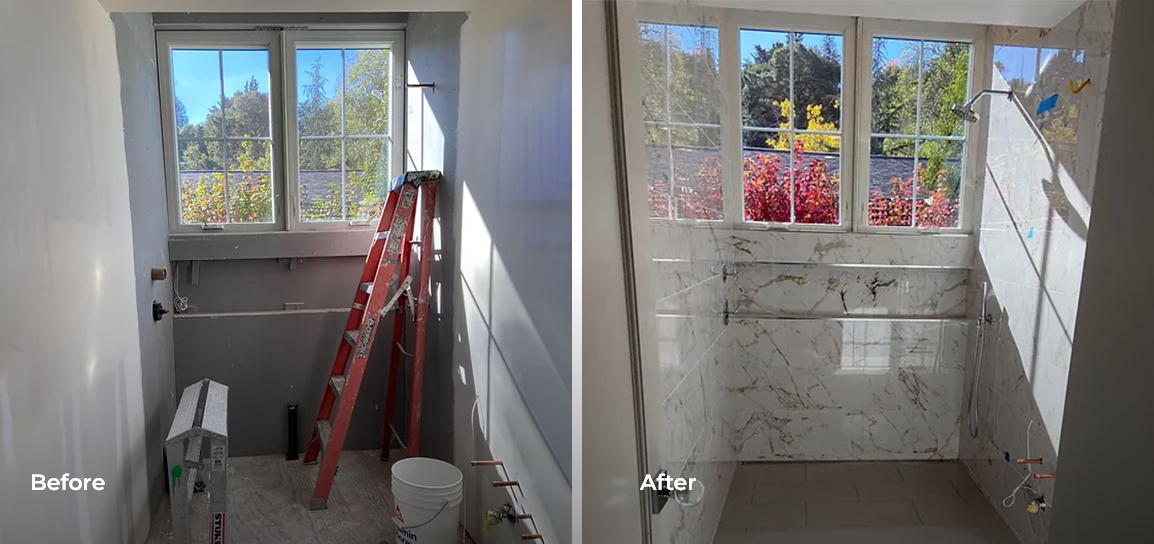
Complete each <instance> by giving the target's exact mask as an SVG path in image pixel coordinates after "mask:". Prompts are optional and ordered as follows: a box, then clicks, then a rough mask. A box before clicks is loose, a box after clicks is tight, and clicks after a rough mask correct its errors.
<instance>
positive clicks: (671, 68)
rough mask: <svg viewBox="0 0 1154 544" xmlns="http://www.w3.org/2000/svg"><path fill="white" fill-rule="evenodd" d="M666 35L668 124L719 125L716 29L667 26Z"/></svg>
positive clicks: (719, 106) (719, 91)
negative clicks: (671, 122)
mask: <svg viewBox="0 0 1154 544" xmlns="http://www.w3.org/2000/svg"><path fill="white" fill-rule="evenodd" d="M666 36H667V41H666V51H667V55H668V59H669V65H668V72H669V73H668V78H669V118H670V121H673V122H677V123H708V124H718V123H720V122H721V105H720V104H721V86H720V83H719V79H718V59H717V29H716V28H708V27H698V26H676V25H669V26H668V28H667V33H666Z"/></svg>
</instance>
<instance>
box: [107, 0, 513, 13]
mask: <svg viewBox="0 0 1154 544" xmlns="http://www.w3.org/2000/svg"><path fill="white" fill-rule="evenodd" d="M489 1H498V0H489ZM475 3H476V1H475V0H100V4H101V5H102V6H104V9H105V10H106V11H110V12H113V11H128V12H191V13H305V12H325V13H341V12H356V11H359V12H421V11H470V10H472V9H473V6H474V5H475Z"/></svg>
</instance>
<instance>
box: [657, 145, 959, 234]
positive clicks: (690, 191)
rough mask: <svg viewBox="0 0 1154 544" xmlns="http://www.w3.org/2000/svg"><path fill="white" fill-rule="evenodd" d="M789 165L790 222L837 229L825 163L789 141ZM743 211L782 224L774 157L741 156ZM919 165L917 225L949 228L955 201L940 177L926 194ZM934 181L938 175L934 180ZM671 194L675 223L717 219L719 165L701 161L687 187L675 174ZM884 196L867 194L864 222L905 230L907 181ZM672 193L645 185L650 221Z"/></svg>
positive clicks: (836, 205)
mask: <svg viewBox="0 0 1154 544" xmlns="http://www.w3.org/2000/svg"><path fill="white" fill-rule="evenodd" d="M793 157H794V158H793V161H792V162H793V164H792V165H789V168H791V169H792V171H793V181H794V191H793V197H794V198H793V207H794V210H793V213H794V222H796V223H801V224H810V225H837V224H839V223H840V217H839V215H840V208H841V207H840V193H841V179H840V177H839V176H838V175H837V174H836V173H833V174H831V173H830V171H829V164H828V163H826V162H825V161H824V160H822V159H820V158H812V159H809V160H808V163H807V159H806V156H805V144H804V142H803V141H802V140H800V139H798V140H795V142H794V153H793ZM742 162H743V168H742V170H743V176H744V188H745V191H744V192H745V194H744V209H745V220H746V221H765V222H774V223H788V222H789V221H790V209H789V208H790V206H789V202H790V200H789V172H790V171H789V170H786V169H785V168H783V164H782V162H783V161H782V160H781V157H780V156H776V155H770V154H753V155H750V156H747V157H745V159H744V160H743V161H742ZM924 175H925V167H924V166H921V165H919V167H918V171H917V181H918V184H919V190H918V197H919V201H918V206H917V214H918V222H917V224H918V226H921V227H954V226H957V222H958V209H957V203H956V202H954V201H953V200H951V199H950V198H949V197H948V196H947V190H946V186H945V184H944V183H943V181H942V180H941V179H938V180H936V182H937V183H935V187H934V189H933V190H929V191H927V190H926V189H925V187H926V184H925V183H923V182H922V178H923V176H924ZM939 177H940V176H939ZM678 178H679V179H678V180H677V181H678V184H677V190H676V193H677V194H676V195H675V196H676V211H677V215H676V218H677V219H698V220H720V219H722V188H721V161H720V159H718V158H717V157H707V158H705V159H703V160H702V161H701V164H700V165H699V167H698V172H697V177H696V180H695V181H696V182H697V183H695V184H694V185H696V187H694V186H691V185H690V184H689V180H688V179H681V178H682V176H680V175H678ZM890 181H891V182H892V183H893V186H892V188H891V190H890V191H889V193H883V192H882V191H879V190H876V189H875V190H873V191H872V192H871V194H870V200H869V217H868V219H869V224H870V225H873V226H909V225H910V218H911V210H912V208H913V204H914V202H913V198H912V195H911V190H912V187H913V180H910V179H900V178H893V179H891V180H890ZM673 196H674V195H671V194H670V191H669V186H668V184H666V182H665V181H664V180H657V181H655V182H654V183H652V184H651V185H650V187H649V215H650V217H660V218H669V217H671V214H670V212H671V210H670V202H671V200H673V198H672V197H673Z"/></svg>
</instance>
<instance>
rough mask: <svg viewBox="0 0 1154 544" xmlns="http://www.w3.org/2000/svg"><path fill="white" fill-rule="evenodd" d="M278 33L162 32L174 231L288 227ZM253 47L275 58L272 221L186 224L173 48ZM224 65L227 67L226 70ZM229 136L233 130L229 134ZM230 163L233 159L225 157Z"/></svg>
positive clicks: (271, 104)
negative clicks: (181, 182) (181, 185)
mask: <svg viewBox="0 0 1154 544" xmlns="http://www.w3.org/2000/svg"><path fill="white" fill-rule="evenodd" d="M278 34H279V33H278V32H273V31H255V30H254V31H199V30H164V31H157V33H156V44H157V53H158V54H157V59H156V60H157V68H158V69H159V73H160V104H161V116H160V119H161V125H162V130H161V133H162V135H163V138H164V145H163V147H164V166H165V177H166V182H165V183H166V186H167V188H168V223H169V225H168V228H169V233H171V234H193V233H197V234H201V233H207V232H216V233H219V232H233V233H237V232H242V233H243V232H269V231H279V230H284V227H285V215H284V209H285V206H284V197H285V195H284V157H283V153H281V152H280V150H281V149H282V147H281V145H280V142H281V141H282V138H281V135H282V129H283V127H282V126H281V125H282V123H281V118H280V117H281V116H279V115H277V114H276V113H277V112H279V111H281V92H280V89H281V88H282V86H281V71H280V61H281V59H280V52H281V49H280V37H279V35H278ZM196 48H203V49H224V50H240V49H250V50H259V51H268V62H269V72H268V75H269V91H268V96H269V111H270V117H271V119H270V124H269V136H270V137H271V143H272V146H271V147H272V154H273V156H272V160H271V161H270V167H271V168H272V185H273V186H272V208H273V220H272V222H271V223H225V224H220V225H196V224H184V223H182V222H181V210H180V157H178V156H177V154H178V153H179V151H178V150H179V145H178V143H177V138H178V134H177V129H176V96H175V94H174V90H175V89H174V88H173V83H172V50H173V49H196ZM223 71H224V66H223V65H222V66H221V72H222V73H223ZM224 137H225V139H227V137H228V134H227V132H226V133H225V134H224ZM222 160H224V161H225V164H226V165H227V162H228V159H227V158H226V157H222Z"/></svg>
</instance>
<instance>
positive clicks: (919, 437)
mask: <svg viewBox="0 0 1154 544" xmlns="http://www.w3.org/2000/svg"><path fill="white" fill-rule="evenodd" d="M738 399H739V400H738V408H737V414H736V416H735V418H734V419H733V420H732V421H730V422H729V423H728V424H729V425H730V426H731V427H732V429H733V430H732V433H733V439H734V441H735V444H736V447H737V450H738V452H739V453H738V459H739V460H741V461H752V460H777V461H784V460H790V461H798V460H808V461H849V460H863V461H867V460H905V459H952V458H956V457H957V453H958V438H959V436H958V434H959V430H960V427H959V422H960V417H961V414H960V411H959V410H957V409H952V410H949V411H947V412H945V413H933V412H930V411H925V410H900V409H899V410H880V409H870V410H785V411H783V410H779V411H771V412H767V411H763V410H762V409H761V408H760V407H759V406H757V405H756V404H753V403H751V402H748V401H745V400H744V397H738Z"/></svg>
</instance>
